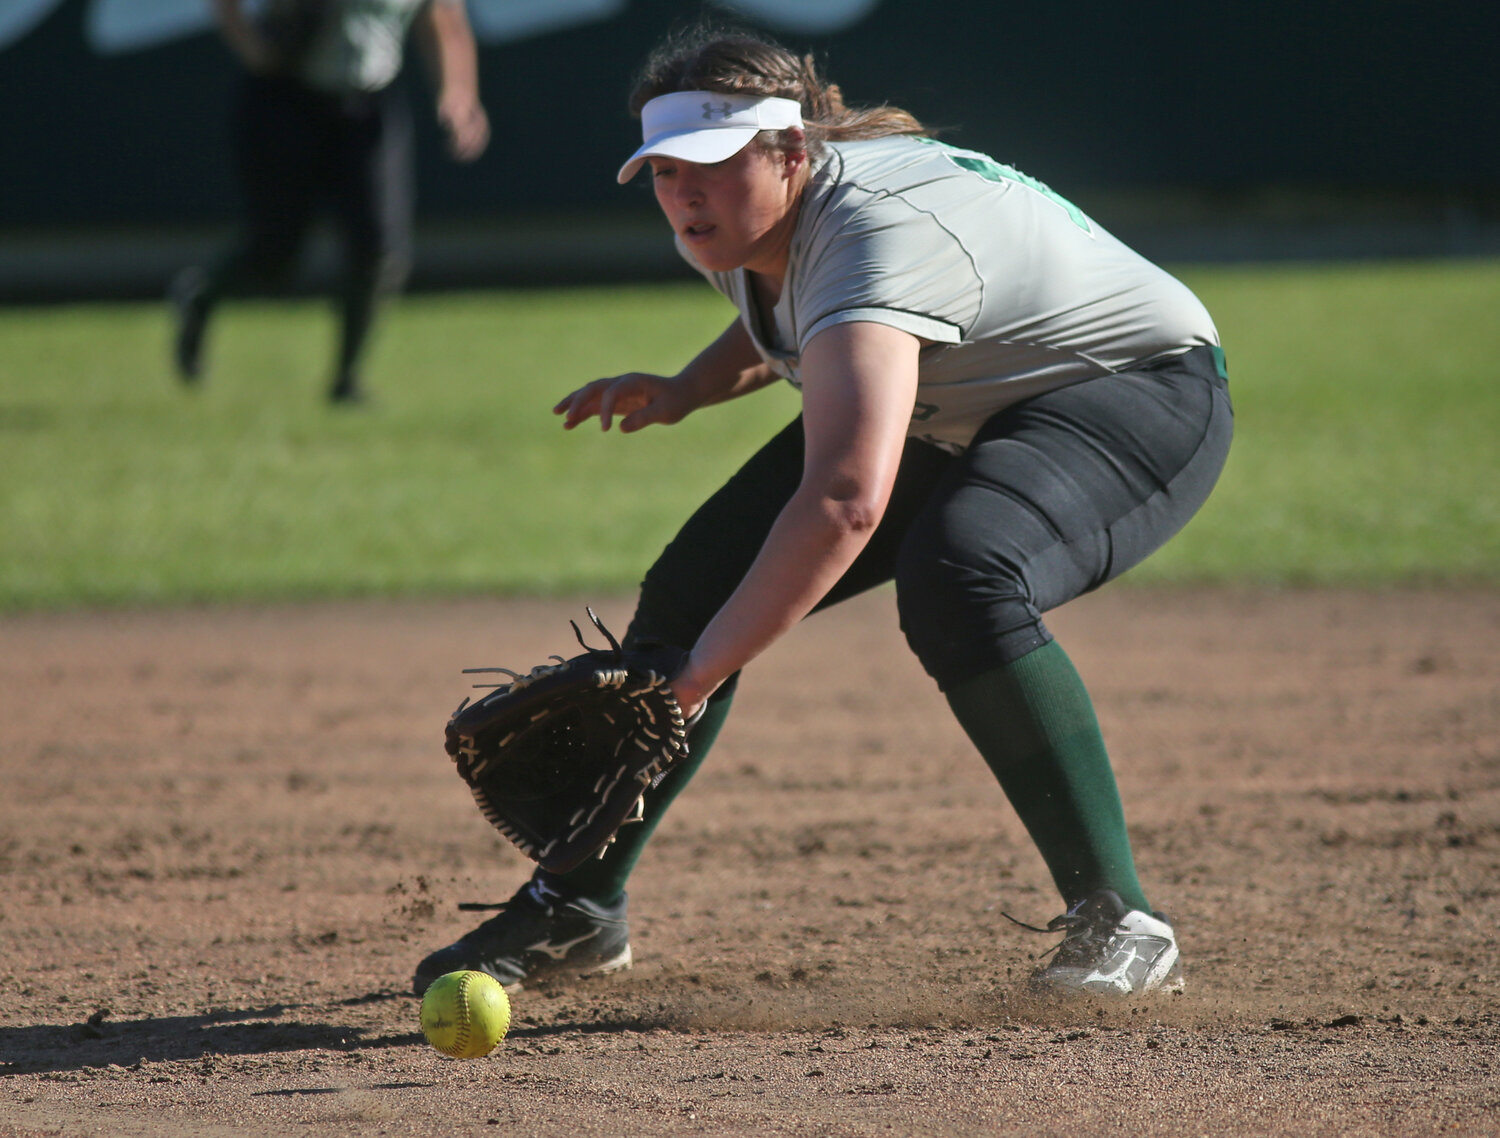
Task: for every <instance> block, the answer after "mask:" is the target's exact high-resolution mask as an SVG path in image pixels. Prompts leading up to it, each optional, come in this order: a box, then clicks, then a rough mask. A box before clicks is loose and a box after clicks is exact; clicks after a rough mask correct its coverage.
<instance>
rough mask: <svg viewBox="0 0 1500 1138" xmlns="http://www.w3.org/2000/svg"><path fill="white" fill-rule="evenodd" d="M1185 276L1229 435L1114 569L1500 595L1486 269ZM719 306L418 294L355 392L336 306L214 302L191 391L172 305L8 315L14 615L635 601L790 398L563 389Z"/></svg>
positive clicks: (5, 556)
mask: <svg viewBox="0 0 1500 1138" xmlns="http://www.w3.org/2000/svg"><path fill="white" fill-rule="evenodd" d="M1181 275H1182V276H1183V278H1184V279H1185V280H1187V282H1188V283H1189V284H1190V285H1192V286H1193V287H1194V288H1195V289H1196V290H1197V291H1198V292H1199V294H1200V295H1201V296H1202V297H1203V298H1204V300H1205V301H1206V302H1207V304H1208V306H1209V308H1210V309H1211V311H1213V313H1214V315H1215V317H1216V319H1217V322H1218V325H1219V329H1220V332H1221V334H1222V336H1223V340H1224V344H1225V347H1226V350H1227V352H1228V356H1229V362H1230V372H1231V388H1232V391H1233V394H1234V399H1235V405H1236V416H1237V438H1236V442H1235V449H1234V452H1233V455H1232V456H1231V458H1230V462H1229V467H1228V469H1227V470H1226V472H1225V475H1224V479H1223V481H1222V482H1221V484H1220V486H1219V489H1218V490H1217V491H1216V492H1215V495H1214V497H1213V498H1212V500H1211V501H1210V502H1209V504H1208V506H1207V507H1206V508H1205V510H1204V511H1203V513H1202V514H1200V516H1199V517H1198V518H1197V519H1196V520H1195V521H1194V522H1193V524H1192V525H1191V526H1189V528H1188V529H1187V530H1186V531H1185V532H1184V533H1183V534H1182V535H1181V536H1180V537H1179V538H1178V539H1177V540H1176V541H1175V542H1173V543H1172V544H1171V545H1170V546H1168V548H1167V549H1165V550H1164V551H1162V552H1161V553H1160V554H1158V555H1157V556H1156V557H1155V558H1154V559H1153V560H1152V561H1151V562H1149V563H1148V564H1147V565H1145V566H1143V567H1141V568H1140V569H1138V570H1136V571H1135V572H1134V573H1132V574H1131V575H1130V577H1128V578H1127V580H1130V581H1137V582H1151V583H1158V584H1160V583H1178V582H1193V583H1222V582H1234V583H1246V584H1257V583H1270V584H1303V583H1307V584H1353V585H1381V586H1384V585H1392V584H1398V585H1399V584H1410V583H1424V584H1431V583H1440V584H1441V583H1454V584H1460V583H1462V584H1469V583H1476V582H1477V583H1484V584H1491V585H1493V584H1496V583H1500V445H1497V440H1500V374H1497V373H1500V319H1497V317H1496V313H1497V312H1500V262H1495V261H1451V262H1441V263H1357V264H1346V265H1328V266H1277V267H1267V266H1258V267H1232V268H1204V267H1193V268H1190V269H1184V270H1181ZM730 316H731V312H730V310H729V308H728V307H727V306H726V305H725V304H724V302H722V301H721V300H719V299H718V298H717V297H715V296H714V295H713V294H712V293H710V292H709V290H708V289H707V287H706V286H702V285H697V284H681V285H659V286H643V287H632V288H608V289H603V288H601V289H572V290H555V291H534V292H493V293H465V294H457V295H454V294H448V295H434V296H419V297H411V298H407V299H404V300H402V301H400V302H398V303H396V304H394V305H393V306H392V307H391V308H390V310H389V313H388V317H387V319H386V320H385V322H384V323H383V324H382V326H381V329H380V334H379V339H378V341H377V344H376V347H375V350H374V353H373V359H372V363H371V368H370V374H369V380H370V385H371V387H372V388H373V389H374V392H375V394H376V401H375V403H374V404H373V405H371V406H369V407H364V408H359V409H353V410H348V409H345V410H339V409H334V408H330V407H328V406H326V405H325V404H324V403H323V401H322V393H323V388H324V384H325V382H326V376H325V370H326V367H327V359H328V357H329V354H330V352H331V344H332V338H333V334H334V330H333V322H332V318H331V315H330V312H329V310H328V309H327V308H326V307H325V306H324V305H323V304H321V303H318V302H312V301H297V302H287V303H259V302H257V303H248V302H245V303H239V304H230V305H227V306H226V307H225V308H224V309H223V310H222V314H221V317H220V320H219V322H218V323H217V324H216V325H215V326H214V329H213V336H212V340H211V342H210V345H209V347H210V364H211V374H210V376H209V378H208V380H207V382H206V383H205V385H204V386H203V388H202V389H201V390H193V391H189V390H184V389H182V388H181V387H180V386H179V385H178V384H177V383H176V381H175V380H174V378H173V376H172V374H171V372H170V370H169V369H168V366H167V346H168V339H169V327H168V318H167V313H166V311H165V308H164V307H163V306H161V305H142V304H113V305H83V306H73V307H59V308H12V309H7V310H0V611H12V612H14V611H18V610H31V609H47V608H65V607H73V606H80V605H126V604H128V605H135V604H155V603H177V602H184V601H189V602H204V601H228V600H260V599H273V598H274V599H289V598H305V597H335V596H354V595H371V594H383V595H421V594H427V595H433V594H458V593H477V592H485V593H493V592H562V591H573V590H580V589H581V590H601V591H602V590H620V589H628V588H630V587H632V586H633V585H634V584H635V583H636V582H637V581H638V580H639V577H640V575H641V573H642V572H643V570H644V569H645V567H646V566H647V565H648V564H649V562H650V560H651V558H652V557H653V556H654V554H655V553H656V552H657V550H658V549H659V548H660V546H661V545H662V543H663V542H664V541H666V540H667V539H668V538H669V537H670V536H671V534H672V533H673V531H674V530H675V527H676V525H677V524H678V523H679V522H680V521H681V520H682V519H683V518H684V517H685V516H686V515H687V513H688V512H689V511H690V510H691V509H692V508H693V506H694V505H695V504H696V503H697V502H698V501H699V500H701V499H702V497H703V496H704V495H705V494H706V493H707V492H708V491H710V490H711V489H713V488H714V487H715V486H716V485H717V484H718V482H719V481H720V480H721V479H722V478H723V477H724V476H726V475H727V474H728V473H729V472H730V471H731V470H733V469H734V468H735V467H736V466H737V465H738V463H739V462H740V461H741V460H742V459H743V458H744V457H745V456H746V455H747V454H749V453H750V452H751V451H752V450H753V449H754V448H755V447H756V446H757V445H758V444H759V443H760V442H761V441H762V440H763V439H764V438H765V437H766V436H767V435H769V434H770V432H772V431H773V430H775V429H776V428H777V427H779V426H780V425H781V424H782V423H784V422H785V421H786V420H787V419H788V418H790V417H791V416H792V415H793V414H795V411H796V400H795V395H794V393H793V392H791V391H790V390H789V389H787V388H786V387H785V385H780V386H779V387H777V388H775V389H772V390H770V391H767V392H763V393H761V394H759V395H756V396H754V397H751V398H749V399H745V400H740V401H738V402H736V403H732V404H728V405H724V406H720V407H714V408H709V409H707V410H706V411H703V412H701V413H699V414H698V415H696V416H694V417H693V418H691V419H689V420H688V421H687V422H685V423H683V424H681V425H679V426H677V427H673V428H652V429H650V430H648V431H646V432H643V433H641V434H638V435H633V436H621V435H619V434H617V433H615V432H611V433H609V434H608V435H604V434H601V433H600V432H599V431H598V430H597V429H596V428H594V427H585V428H580V429H579V430H578V431H575V432H572V433H565V432H564V431H562V430H561V428H560V427H559V425H558V420H557V419H555V418H554V417H553V416H552V414H551V410H550V409H551V406H552V404H553V403H554V402H555V401H556V399H557V398H559V397H560V396H561V395H562V394H564V393H565V392H567V391H568V390H570V389H571V388H572V387H574V386H576V385H577V384H580V383H582V382H584V381H586V380H588V379H592V378H595V377H597V376H600V375H607V374H614V373H617V372H620V371H625V370H631V369H640V370H662V371H669V370H675V369H676V368H677V367H678V366H680V364H681V363H682V362H684V361H685V360H686V359H687V358H688V357H689V356H690V355H691V354H692V352H693V351H695V350H696V348H697V347H699V346H701V345H702V344H703V343H705V342H706V341H707V340H709V339H710V338H711V337H712V336H714V335H715V334H717V332H718V331H719V330H720V329H722V327H723V326H724V325H725V324H726V323H727V322H728V320H729V319H730Z"/></svg>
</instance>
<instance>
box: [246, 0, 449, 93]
mask: <svg viewBox="0 0 1500 1138" xmlns="http://www.w3.org/2000/svg"><path fill="white" fill-rule="evenodd" d="M429 2H433V3H458V2H459V0H312V2H311V4H310V3H309V0H272V3H271V5H270V8H269V11H270V12H271V13H272V14H274V13H275V12H276V11H277V10H278V9H280V10H285V11H290V12H292V13H294V14H295V15H296V16H297V18H300V19H301V20H302V21H304V23H305V24H306V31H305V33H304V34H305V42H304V43H302V44H301V45H300V50H299V51H298V52H297V55H296V63H295V71H296V75H297V78H299V79H300V80H302V82H304V83H306V84H307V85H308V86H309V87H314V88H316V89H318V90H320V91H328V92H330V93H332V94H345V93H348V92H354V91H379V90H381V89H382V88H384V87H387V86H389V85H390V84H391V83H392V82H393V81H394V80H395V78H396V76H397V75H399V74H400V73H401V64H402V59H403V56H404V53H405V48H406V35H407V32H408V31H409V30H410V29H411V24H412V21H413V20H414V19H415V18H416V16H417V13H418V12H420V11H421V10H422V9H423V8H424V7H425V6H426V5H427V4H428V3H429ZM299 10H300V11H299ZM308 12H310V13H312V17H309V15H307V14H305V13H308ZM309 21H310V22H309Z"/></svg>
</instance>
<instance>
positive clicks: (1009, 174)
mask: <svg viewBox="0 0 1500 1138" xmlns="http://www.w3.org/2000/svg"><path fill="white" fill-rule="evenodd" d="M918 141H920V142H925V143H928V144H929V145H931V146H936V147H937V148H938V149H939V150H941V151H942V152H943V156H944V157H946V158H947V159H948V161H950V162H952V163H953V164H954V165H955V166H960V167H962V168H963V169H965V170H972V171H973V172H974V173H976V174H978V175H979V176H980V177H981V178H984V179H985V180H986V181H990V182H1016V183H1018V184H1020V185H1022V186H1025V187H1026V188H1027V189H1030V190H1035V191H1036V192H1037V193H1039V194H1041V195H1042V197H1044V198H1046V199H1047V200H1048V201H1050V202H1052V203H1053V204H1054V205H1056V206H1059V207H1060V208H1061V209H1062V210H1063V212H1064V213H1066V214H1067V215H1068V217H1070V218H1071V219H1072V221H1073V224H1074V225H1076V226H1078V228H1079V229H1081V230H1083V231H1084V232H1085V233H1092V232H1093V231H1094V227H1093V226H1092V225H1091V224H1090V223H1089V219H1088V216H1087V215H1086V214H1085V213H1084V212H1083V210H1081V209H1079V208H1078V207H1077V206H1076V205H1074V204H1073V203H1072V202H1070V201H1069V200H1068V199H1067V198H1065V197H1063V196H1062V195H1061V194H1060V193H1058V192H1057V191H1056V190H1054V189H1052V188H1051V187H1050V186H1048V185H1047V184H1046V183H1045V182H1039V181H1037V180H1036V179H1035V178H1033V177H1031V175H1029V174H1023V173H1021V171H1019V170H1017V169H1016V168H1015V167H1013V166H1007V165H1005V164H1004V163H1002V162H996V161H995V160H994V159H993V158H991V157H990V156H989V155H988V154H981V153H979V151H977V150H963V149H960V148H959V147H957V146H949V145H948V144H947V143H946V142H939V141H938V140H937V139H935V138H922V139H919V140H918Z"/></svg>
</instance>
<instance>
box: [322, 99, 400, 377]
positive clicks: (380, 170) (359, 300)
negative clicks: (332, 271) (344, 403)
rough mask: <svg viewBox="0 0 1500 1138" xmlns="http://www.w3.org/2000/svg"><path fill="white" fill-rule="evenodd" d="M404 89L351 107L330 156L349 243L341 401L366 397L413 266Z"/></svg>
mask: <svg viewBox="0 0 1500 1138" xmlns="http://www.w3.org/2000/svg"><path fill="white" fill-rule="evenodd" d="M397 87H398V85H397V84H392V86H390V87H387V88H385V89H384V90H382V91H379V92H377V93H375V94H372V95H365V96H359V97H357V98H355V97H351V98H349V99H346V100H344V101H343V105H342V107H341V109H340V116H339V129H338V132H337V135H336V138H335V139H334V143H333V148H332V152H331V155H330V169H329V174H328V180H329V187H328V189H329V204H330V206H331V208H332V211H333V214H334V217H335V219H336V220H337V221H338V223H339V228H340V230H341V231H342V235H343V242H344V266H343V276H342V278H341V280H340V284H339V315H340V338H339V353H338V358H337V361H336V363H335V367H334V376H333V386H332V388H331V390H330V394H331V395H332V397H333V398H334V399H335V400H349V399H357V398H359V396H360V393H361V387H360V365H361V362H362V361H363V358H364V354H365V349H366V347H367V346H368V343H369V338H370V332H371V329H372V327H373V325H374V321H375V314H376V310H377V309H378V307H379V304H380V301H381V299H382V298H383V297H384V296H386V295H388V294H390V293H393V292H396V291H397V290H399V289H400V288H401V286H402V285H403V284H404V283H405V281H406V277H407V274H408V272H409V271H410V268H411V232H412V213H413V208H414V199H415V192H414V173H413V165H412V118H411V108H410V106H409V105H408V103H407V101H406V99H405V98H404V94H403V92H401V91H400V90H398V89H397Z"/></svg>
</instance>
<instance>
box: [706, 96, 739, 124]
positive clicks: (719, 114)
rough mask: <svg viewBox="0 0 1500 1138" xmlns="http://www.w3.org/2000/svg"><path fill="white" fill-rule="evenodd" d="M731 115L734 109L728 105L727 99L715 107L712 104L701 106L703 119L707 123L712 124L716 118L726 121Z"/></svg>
mask: <svg viewBox="0 0 1500 1138" xmlns="http://www.w3.org/2000/svg"><path fill="white" fill-rule="evenodd" d="M732 114H734V107H733V106H731V105H730V103H729V100H727V99H726V100H725V101H724V102H722V103H720V104H719V105H718V106H717V107H716V106H714V105H713V104H712V103H704V104H703V117H704V118H705V119H707V120H708V121H709V122H712V121H713V120H714V119H716V118H720V119H727V118H728V117H729V116H730V115H732Z"/></svg>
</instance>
